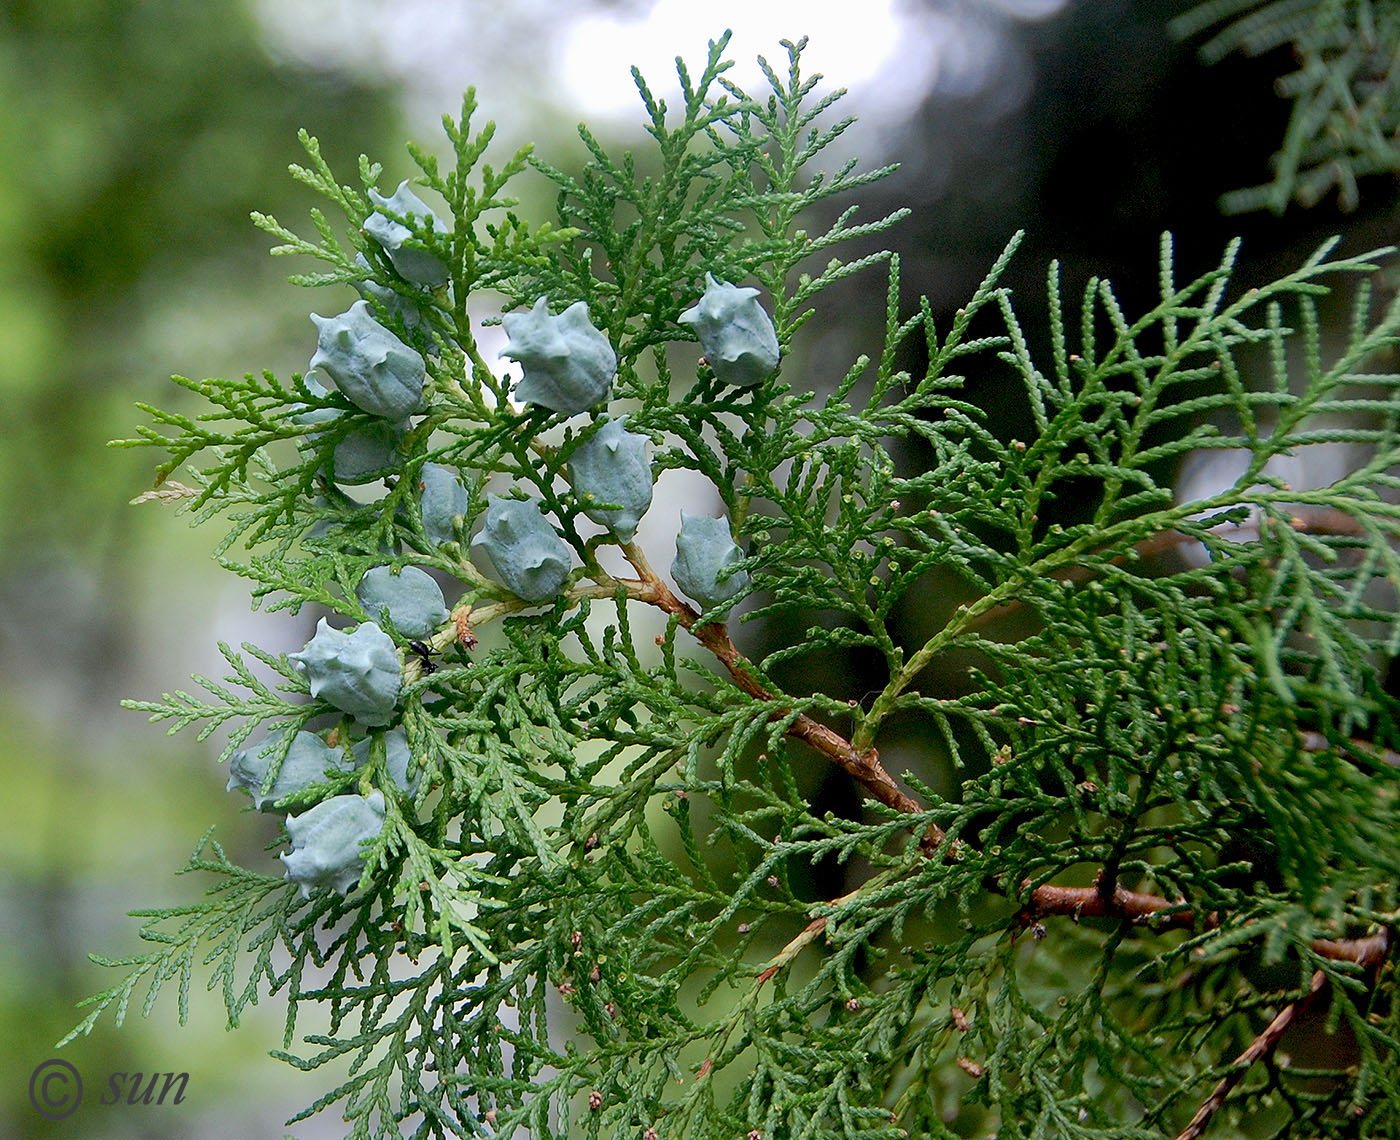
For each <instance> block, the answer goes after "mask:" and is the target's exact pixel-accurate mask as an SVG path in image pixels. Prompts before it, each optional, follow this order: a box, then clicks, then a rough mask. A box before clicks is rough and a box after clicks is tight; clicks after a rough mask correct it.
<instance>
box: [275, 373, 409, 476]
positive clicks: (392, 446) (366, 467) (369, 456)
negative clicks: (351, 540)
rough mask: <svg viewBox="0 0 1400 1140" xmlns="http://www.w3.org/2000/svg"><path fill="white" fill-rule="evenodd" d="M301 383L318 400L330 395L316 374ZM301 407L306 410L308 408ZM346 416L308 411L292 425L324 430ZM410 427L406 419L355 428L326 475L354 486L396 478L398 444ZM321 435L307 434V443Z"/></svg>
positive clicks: (334, 454)
mask: <svg viewBox="0 0 1400 1140" xmlns="http://www.w3.org/2000/svg"><path fill="white" fill-rule="evenodd" d="M302 383H304V384H305V385H306V388H307V391H309V392H310V393H311V394H312V395H313V396H316V397H318V398H324V397H325V396H327V395H329V394H330V392H329V389H327V388H326V386H325V385H324V384H322V383H321V382H320V381H319V380H318V379H316V374H315V373H314V372H308V373H307V374H306V375H305V376H304V377H303V378H302ZM298 406H299V407H302V408H306V405H305V404H301V405H298ZM343 414H344V413H342V412H341V411H340V409H338V408H306V410H305V411H300V412H297V413H295V414H294V415H293V416H292V422H293V423H294V424H297V425H299V426H301V427H307V428H313V427H321V426H323V425H328V424H333V423H335V421H336V420H338V419H340V417H341V416H342V415H343ZM409 426H410V421H409V420H407V419H404V420H401V421H400V422H398V423H393V422H392V421H390V420H382V419H375V420H371V421H369V422H368V423H364V424H359V425H356V426H355V427H352V428H351V429H350V430H349V431H348V432H346V433H345V437H344V438H343V439H342V440H341V441H340V442H339V443H337V444H336V445H335V449H334V450H333V451H332V452H331V462H330V469H329V471H328V472H327V474H328V475H329V476H330V477H331V481H332V482H335V483H344V484H352V485H353V484H357V483H369V482H371V481H373V480H375V479H382V478H384V477H385V476H386V475H392V474H394V473H395V472H396V471H398V469H399V468H400V467H402V466H403V455H402V454H401V453H400V452H399V444H401V443H402V442H403V438H404V436H406V435H407V434H408V429H409ZM322 434H323V433H321V432H318V431H311V432H308V433H307V436H306V440H307V443H308V444H311V445H313V446H314V445H315V444H316V443H317V442H318V441H319V440H320V438H321V435H322Z"/></svg>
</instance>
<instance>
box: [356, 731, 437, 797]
mask: <svg viewBox="0 0 1400 1140" xmlns="http://www.w3.org/2000/svg"><path fill="white" fill-rule="evenodd" d="M372 743H373V739H372V738H371V737H366V738H365V739H364V740H362V741H360V742H359V743H358V744H356V745H355V746H354V747H353V748H351V749H350V754H351V755H352V756H354V757H355V767H357V768H363V767H364V766H365V765H366V764H368V763H369V750H370V746H371V744H372ZM412 763H413V754H412V753H411V752H410V751H409V747H408V734H407V733H405V732H404V730H403V729H401V728H391V729H390V730H389V731H388V732H386V733H385V734H384V767H385V769H386V770H387V771H388V773H389V779H391V780H393V781H394V784H395V786H396V787H397V788H398V789H399V791H401V792H402V793H403V794H404V795H406V796H412V795H413V793H414V792H416V791H417V790H418V777H419V775H420V773H418V772H414V773H413V777H412V778H411V779H410V778H409V775H408V769H409V766H410V765H411V764H412Z"/></svg>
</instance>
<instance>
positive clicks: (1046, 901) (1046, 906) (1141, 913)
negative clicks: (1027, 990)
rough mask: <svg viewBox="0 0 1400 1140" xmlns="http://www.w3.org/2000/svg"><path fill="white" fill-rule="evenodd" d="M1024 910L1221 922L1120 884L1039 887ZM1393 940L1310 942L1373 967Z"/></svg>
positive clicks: (1139, 920) (1383, 935) (1193, 925)
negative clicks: (1106, 887) (1108, 887)
mask: <svg viewBox="0 0 1400 1140" xmlns="http://www.w3.org/2000/svg"><path fill="white" fill-rule="evenodd" d="M1027 885H1029V884H1027ZM1022 914H1023V920H1024V921H1026V922H1028V923H1030V922H1034V921H1035V920H1036V919H1039V918H1047V917H1049V916H1051V915H1063V916H1067V917H1069V918H1073V919H1075V920H1076V921H1077V920H1079V919H1080V918H1120V919H1127V920H1128V921H1129V922H1132V923H1133V924H1135V925H1143V926H1150V927H1152V929H1154V930H1170V929H1177V928H1184V929H1198V928H1199V929H1201V930H1214V929H1216V928H1217V927H1218V926H1219V925H1220V916H1219V915H1218V914H1215V913H1211V914H1207V915H1202V916H1200V917H1199V919H1198V917H1197V915H1196V913H1195V912H1194V911H1193V910H1191V909H1190V908H1189V907H1187V906H1186V904H1185V903H1184V902H1172V901H1171V900H1169V899H1165V898H1162V897H1161V896H1160V895H1150V894H1145V893H1143V892H1140V891H1130V890H1127V889H1126V888H1124V887H1121V886H1117V887H1114V889H1113V894H1112V895H1111V896H1109V897H1105V895H1104V893H1103V892H1102V891H1100V890H1099V888H1098V886H1097V885H1095V886H1091V887H1054V886H1049V885H1044V886H1039V887H1036V888H1035V889H1034V890H1033V891H1031V893H1030V899H1029V901H1028V902H1027V904H1026V907H1025V910H1024V911H1023V912H1022ZM1390 944H1391V936H1390V932H1389V931H1388V930H1382V931H1380V932H1378V933H1376V934H1370V935H1367V936H1366V937H1364V938H1315V939H1313V940H1312V942H1311V944H1310V945H1311V947H1312V950H1313V953H1315V954H1317V955H1318V956H1319V957H1321V958H1327V959H1329V960H1331V961H1334V962H1355V963H1356V964H1357V965H1358V966H1366V967H1371V966H1378V965H1380V964H1381V962H1383V961H1385V958H1386V955H1388V954H1389V953H1390Z"/></svg>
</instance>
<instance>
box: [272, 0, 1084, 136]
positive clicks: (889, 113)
mask: <svg viewBox="0 0 1400 1140" xmlns="http://www.w3.org/2000/svg"><path fill="white" fill-rule="evenodd" d="M1066 2H1067V0H861V2H860V3H858V4H850V3H828V2H822V0H748V2H745V3H735V2H733V0H712V2H710V3H701V2H696V0H611V2H610V3H592V4H589V3H580V4H561V3H558V2H557V0H493V2H487V0H397V2H396V3H394V4H392V5H386V4H384V3H382V0H255V3H256V6H257V10H258V12H259V16H260V18H261V20H262V22H263V26H264V29H265V34H266V39H267V43H268V46H269V48H270V49H271V50H272V51H273V52H274V53H275V54H278V55H281V56H284V57H291V58H295V59H299V60H303V61H305V62H308V63H312V64H318V65H323V66H324V65H331V64H340V65H347V66H350V67H352V68H355V69H359V70H363V71H366V72H368V73H370V74H376V75H380V76H385V77H388V78H392V79H395V80H398V81H399V82H401V83H402V84H403V85H404V89H405V99H406V104H407V105H406V111H407V113H408V115H409V117H410V120H411V122H412V124H413V126H414V127H415V129H421V128H422V127H426V126H429V125H431V124H433V123H436V122H437V120H438V118H439V116H440V115H441V114H442V112H444V111H454V112H455V111H456V109H457V107H458V105H459V102H460V98H461V92H462V90H463V89H464V88H465V87H466V86H467V85H469V84H474V85H475V86H476V88H477V94H478V101H479V103H480V104H481V106H482V108H483V110H484V112H485V113H486V115H488V116H489V117H491V118H493V119H495V120H496V121H497V123H498V124H499V126H500V128H501V130H502V141H503V142H505V143H507V144H509V145H515V144H516V143H517V142H518V141H523V140H524V139H525V138H528V137H530V136H531V135H532V133H533V132H534V129H535V126H536V123H537V120H538V117H539V116H542V115H550V116H555V115H558V114H559V113H560V112H561V111H564V112H566V113H568V114H569V115H570V117H571V119H586V120H588V121H590V122H592V123H595V124H598V125H600V126H606V125H609V124H610V123H611V124H615V125H617V126H619V127H622V126H626V125H627V124H629V123H634V122H637V121H638V120H639V117H640V114H641V106H640V103H639V102H638V100H637V94H636V91H635V89H634V88H633V86H632V81H631V77H630V74H629V68H630V66H631V65H632V64H634V63H635V64H636V65H638V66H639V67H640V68H641V70H642V73H643V75H645V76H646V77H647V80H648V82H649V83H650V84H651V85H652V88H653V90H654V91H655V93H656V94H658V95H660V96H662V97H667V96H669V95H670V94H671V93H672V91H673V90H675V89H677V84H676V79H675V73H674V63H673V61H674V58H675V56H676V55H677V54H679V55H681V56H683V57H684V58H685V60H686V62H687V64H688V66H690V67H691V69H692V71H693V72H694V71H698V70H699V68H700V66H701V65H702V64H703V61H704V53H705V45H706V42H707V41H708V40H709V39H711V38H713V37H716V36H718V35H719V34H720V33H721V32H722V31H723V30H724V29H725V28H726V27H729V28H733V29H734V33H735V34H734V38H733V39H732V40H731V42H730V45H729V51H728V54H729V55H730V57H731V58H733V59H735V60H736V67H735V68H734V69H733V71H731V72H730V75H731V77H732V78H734V79H735V80H736V81H737V82H738V83H739V84H740V86H742V87H744V88H746V89H747V90H749V91H750V92H752V93H758V92H761V91H764V90H766V87H764V86H763V81H762V78H761V75H760V72H759V70H758V67H757V65H756V64H755V63H754V57H755V56H757V55H760V54H762V55H765V56H766V57H767V58H768V59H769V61H770V62H771V63H772V64H773V65H774V67H775V68H777V69H782V68H783V67H784V64H785V61H784V57H783V49H782V48H781V47H780V46H779V43H778V41H779V40H781V39H783V38H789V39H796V38H798V37H800V36H803V35H805V36H808V37H809V39H810V44H809V47H808V50H807V52H806V53H805V55H804V73H806V74H809V75H810V74H811V73H812V72H821V73H823V74H824V75H827V76H829V77H830V78H831V82H832V84H833V85H838V86H844V87H847V88H849V89H850V92H851V97H850V99H849V100H848V102H847V104H846V105H845V110H846V112H847V113H855V112H858V113H859V115H860V117H861V118H862V120H864V121H865V122H866V123H867V125H875V126H879V125H885V124H889V123H897V122H899V121H900V120H902V119H903V118H904V117H905V116H906V115H907V114H908V113H909V112H910V110H911V109H912V107H913V106H914V105H915V104H916V103H917V102H918V100H919V99H921V98H922V97H923V96H924V94H925V93H927V92H929V91H934V92H936V93H939V94H946V95H949V96H954V97H957V96H962V97H967V96H974V95H978V94H985V95H987V96H988V97H989V98H990V99H991V100H993V101H995V102H1010V103H1014V102H1015V101H1016V99H1015V94H1014V92H1013V91H1011V90H1008V85H1007V75H1008V72H1012V71H1014V70H1015V69H1014V68H1008V66H1007V62H1008V61H1007V59H1006V55H1007V53H1008V51H1009V50H1010V48H1009V45H1008V41H1007V38H1006V37H1005V35H1004V34H1003V32H1004V29H1005V28H1006V26H1007V23H1008V21H1014V20H1018V19H1023V20H1038V19H1044V18H1047V17H1049V16H1052V15H1054V14H1055V13H1056V12H1058V11H1059V10H1060V9H1061V8H1062V7H1063V6H1064V5H1065V3H1066ZM1007 109H1009V108H1007Z"/></svg>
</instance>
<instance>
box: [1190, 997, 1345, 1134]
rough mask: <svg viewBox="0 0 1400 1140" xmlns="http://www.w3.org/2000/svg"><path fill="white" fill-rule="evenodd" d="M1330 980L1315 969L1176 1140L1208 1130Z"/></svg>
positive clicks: (1233, 1064) (1232, 1064) (1232, 1066)
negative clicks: (1234, 1091) (1235, 1091)
mask: <svg viewBox="0 0 1400 1140" xmlns="http://www.w3.org/2000/svg"><path fill="white" fill-rule="evenodd" d="M1326 982H1327V975H1326V974H1324V973H1323V972H1322V971H1321V970H1317V971H1315V972H1314V973H1313V976H1312V983H1311V984H1310V985H1309V987H1308V992H1307V993H1306V994H1305V995H1304V996H1303V997H1301V998H1299V999H1298V1000H1297V1001H1293V1002H1290V1003H1289V1004H1288V1005H1286V1006H1284V1007H1283V1008H1282V1009H1281V1010H1279V1012H1278V1014H1277V1015H1276V1016H1275V1017H1274V1019H1273V1020H1272V1021H1271V1022H1269V1024H1268V1025H1267V1026H1265V1027H1264V1030H1263V1032H1261V1033H1260V1034H1259V1036H1258V1037H1256V1038H1255V1039H1254V1040H1253V1041H1252V1042H1251V1043H1250V1045H1249V1048H1247V1049H1246V1050H1245V1051H1244V1052H1243V1053H1241V1054H1240V1055H1239V1056H1238V1057H1236V1058H1235V1059H1234V1061H1232V1062H1231V1063H1230V1071H1229V1072H1228V1073H1226V1075H1225V1076H1223V1077H1222V1078H1221V1079H1220V1083H1219V1084H1217V1085H1216V1086H1215V1088H1214V1089H1213V1090H1212V1091H1211V1094H1210V1096H1208V1097H1206V1100H1205V1103H1204V1104H1202V1105H1201V1107H1200V1108H1199V1109H1198V1110H1197V1112H1196V1115H1195V1116H1193V1117H1192V1118H1191V1120H1190V1122H1189V1123H1188V1124H1187V1125H1186V1127H1185V1128H1183V1129H1182V1130H1181V1132H1180V1133H1178V1134H1177V1137H1176V1140H1196V1137H1198V1136H1200V1135H1201V1134H1202V1133H1203V1132H1205V1130H1206V1128H1207V1127H1209V1125H1210V1122H1211V1118H1212V1117H1213V1116H1215V1114H1216V1113H1217V1112H1219V1111H1220V1109H1221V1108H1222V1107H1224V1104H1225V1098H1226V1097H1228V1096H1229V1095H1230V1090H1231V1089H1233V1088H1234V1087H1235V1086H1236V1085H1237V1084H1239V1083H1240V1081H1241V1080H1243V1079H1244V1075H1245V1073H1247V1072H1248V1071H1249V1067H1250V1066H1251V1065H1253V1064H1254V1062H1256V1061H1258V1060H1259V1059H1261V1058H1263V1057H1267V1056H1268V1055H1269V1054H1270V1053H1271V1052H1272V1051H1273V1049H1274V1047H1275V1046H1276V1045H1277V1044H1278V1043H1279V1039H1280V1038H1281V1037H1283V1035H1284V1033H1286V1032H1287V1031H1288V1027H1289V1026H1290V1025H1292V1024H1293V1022H1294V1019H1296V1018H1297V1017H1298V1015H1299V1014H1301V1013H1303V1012H1304V1011H1305V1010H1306V1009H1307V1008H1308V1007H1309V1006H1310V1005H1312V1003H1313V1002H1314V1001H1315V1000H1316V999H1317V996H1318V994H1320V993H1321V992H1322V987H1323V986H1324V985H1325V984H1326Z"/></svg>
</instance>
